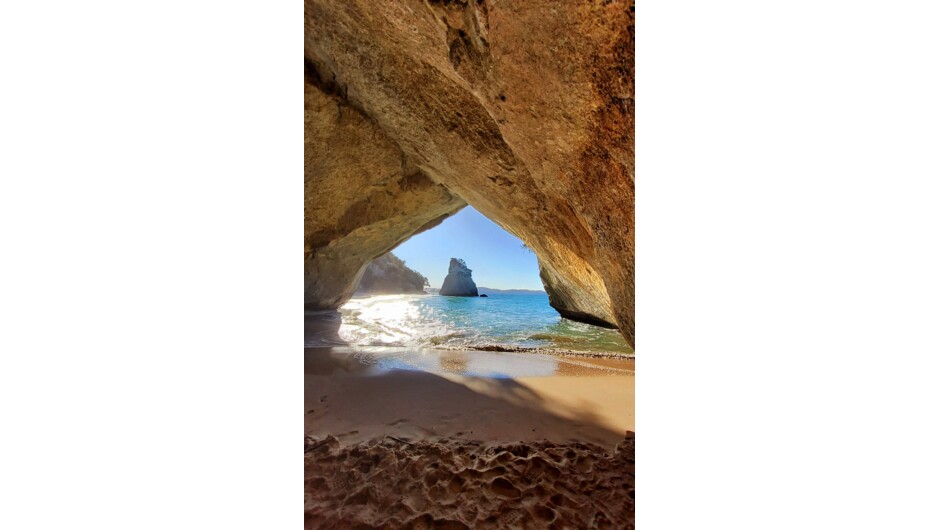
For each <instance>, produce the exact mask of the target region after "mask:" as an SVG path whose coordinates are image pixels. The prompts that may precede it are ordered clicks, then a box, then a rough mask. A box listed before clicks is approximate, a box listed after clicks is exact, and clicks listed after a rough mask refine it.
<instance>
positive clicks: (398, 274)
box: [356, 252, 428, 294]
mask: <svg viewBox="0 0 940 530" xmlns="http://www.w3.org/2000/svg"><path fill="white" fill-rule="evenodd" d="M426 285H428V279H427V278H425V277H424V276H422V275H421V274H420V273H418V272H417V271H414V270H412V269H409V268H408V267H406V266H405V262H404V261H402V260H401V259H399V258H398V256H396V255H394V254H392V253H391V252H389V253H388V254H384V255H382V256H380V257H378V258H376V259H374V260H373V261H372V263H370V264H369V266H368V267H366V271H365V272H364V273H363V274H362V279H361V280H359V289H358V290H357V291H356V292H357V293H360V294H424V287H425V286H426Z"/></svg>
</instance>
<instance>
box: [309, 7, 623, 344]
mask: <svg viewBox="0 0 940 530" xmlns="http://www.w3.org/2000/svg"><path fill="white" fill-rule="evenodd" d="M633 12H634V7H633V2H632V1H625V0H620V1H617V0H593V1H590V0H585V1H580V2H572V1H568V0H526V1H524V2H521V1H519V2H510V1H505V0H501V1H496V0H434V1H432V0H344V1H342V2H340V1H336V0H305V13H304V63H305V72H306V75H305V84H304V88H305V107H306V116H305V134H306V136H305V146H306V149H305V163H306V166H305V194H306V195H305V216H306V219H305V231H304V264H305V267H304V269H305V272H304V283H305V303H306V304H307V305H308V306H313V307H318V308H326V307H336V306H337V305H339V304H341V303H343V301H345V299H346V298H348V296H349V295H350V294H351V292H352V289H353V288H354V286H355V280H356V279H357V278H358V275H359V274H361V271H362V268H363V267H364V266H365V264H366V263H368V261H369V260H371V259H372V258H374V257H376V256H378V255H380V254H382V253H384V252H385V251H387V250H389V249H391V248H394V246H395V245H397V244H398V243H400V242H401V241H403V240H404V239H406V238H407V237H409V236H410V235H412V234H413V233H415V232H418V231H420V230H422V229H426V228H428V227H429V226H431V225H433V224H435V223H437V222H440V220H442V219H443V218H444V217H446V216H447V215H448V214H452V213H453V212H455V211H457V210H459V209H460V208H461V207H462V206H463V205H464V204H465V203H469V204H472V205H473V206H474V208H476V209H477V210H479V211H480V212H481V213H483V214H484V215H486V216H487V217H489V218H490V219H492V220H493V221H495V222H496V223H498V224H499V225H500V226H502V227H503V228H505V229H506V230H507V231H509V232H511V233H512V234H514V235H516V236H517V237H519V238H520V239H522V240H523V241H524V242H525V244H526V245H527V246H528V247H529V248H531V249H532V250H533V251H534V252H535V253H536V255H537V256H538V258H539V264H540V269H541V274H542V278H543V280H544V282H545V286H546V290H547V291H548V293H549V295H550V300H551V303H552V305H553V306H554V307H555V308H556V309H558V310H559V312H561V313H562V314H563V315H565V316H570V317H572V318H575V319H579V320H588V321H593V322H594V323H608V324H610V325H613V326H616V327H618V328H619V329H620V330H621V332H622V333H623V335H624V337H625V338H626V339H627V342H629V343H630V344H631V346H632V345H633V342H634V340H633V339H634V290H633V279H634V266H633V263H634V250H633V249H634V218H633V205H634V179H633V175H634V149H633V122H634V86H633V78H634V74H633V65H634V59H633V38H634V24H633V21H634V15H633Z"/></svg>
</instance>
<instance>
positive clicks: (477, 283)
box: [335, 206, 632, 353]
mask: <svg viewBox="0 0 940 530" xmlns="http://www.w3.org/2000/svg"><path fill="white" fill-rule="evenodd" d="M455 286H456V290H455V291H453V292H448V289H451V290H453V289H454V288H455ZM338 318H339V322H338V324H337V328H336V330H335V331H336V334H337V336H338V339H339V340H340V341H342V343H344V344H349V345H356V346H367V347H372V346H382V347H418V348H444V349H469V350H482V351H529V350H559V351H575V350H578V351H580V350H584V351H585V352H593V353H602V352H607V353H629V352H631V351H632V350H631V349H630V348H629V346H628V345H627V344H626V342H625V341H624V340H623V338H622V336H621V335H620V334H619V333H618V332H617V331H616V330H612V329H605V328H603V327H598V326H595V325H591V324H588V323H584V322H575V321H573V320H569V319H567V318H564V317H563V316H562V315H561V314H559V312H558V311H557V310H556V309H555V308H553V307H552V306H551V304H550V301H549V295H548V294H547V293H546V291H545V289H544V286H543V280H542V278H541V276H540V268H539V261H538V258H537V256H536V255H535V253H534V251H533V250H531V249H530V248H529V247H528V246H526V245H525V243H524V242H523V241H522V240H521V239H519V238H518V237H516V236H515V235H513V234H511V233H509V232H508V231H507V230H505V229H504V228H503V227H501V226H499V225H498V224H497V223H495V222H494V221H493V220H491V219H489V218H488V217H487V216H485V215H483V214H482V213H480V212H479V211H478V210H476V209H475V208H473V207H472V206H467V207H464V208H461V209H460V210H459V211H457V212H456V213H455V214H453V215H450V216H448V217H447V218H446V219H444V220H443V221H441V222H440V223H438V224H436V226H434V227H432V228H430V229H427V230H423V231H420V232H419V233H416V234H414V235H412V236H411V237H409V238H407V239H405V240H404V241H403V242H401V243H399V244H398V245H397V246H395V248H393V249H391V250H389V251H388V252H386V253H384V254H382V255H381V256H379V257H377V258H375V259H374V260H371V261H370V262H369V263H368V265H367V266H365V267H364V270H363V272H362V275H361V276H360V278H359V279H358V281H357V285H356V288H355V292H354V293H353V294H352V296H351V297H350V298H349V300H347V301H346V302H345V303H343V304H342V305H341V306H340V307H339V308H338Z"/></svg>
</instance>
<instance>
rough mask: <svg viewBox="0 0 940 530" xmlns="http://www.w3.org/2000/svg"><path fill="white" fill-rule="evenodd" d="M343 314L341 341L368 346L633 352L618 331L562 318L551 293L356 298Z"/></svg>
mask: <svg viewBox="0 0 940 530" xmlns="http://www.w3.org/2000/svg"><path fill="white" fill-rule="evenodd" d="M340 313H341V314H342V316H343V324H342V326H341V327H340V329H339V335H340V337H341V338H342V339H343V340H344V341H346V342H349V343H351V344H358V345H365V346H419V347H433V348H450V349H463V348H470V349H479V348H494V349H500V348H505V349H510V350H511V349H529V348H536V349H558V350H569V351H585V352H610V353H632V350H631V349H630V348H629V346H627V344H626V342H625V341H624V340H623V337H621V336H620V334H619V333H618V332H617V331H615V330H610V329H605V328H601V327H597V326H592V325H589V324H582V323H580V322H574V321H571V320H568V319H564V318H561V316H560V315H559V314H558V312H556V311H555V310H554V309H552V307H551V306H550V305H548V295H546V294H545V293H538V294H515V293H512V294H510V293H505V294H502V293H498V294H491V295H490V296H489V297H488V298H465V297H453V296H439V295H436V294H429V295H380V296H370V297H361V298H353V299H352V300H350V301H349V302H347V303H346V304H345V305H344V306H343V307H341V308H340Z"/></svg>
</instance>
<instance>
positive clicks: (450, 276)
mask: <svg viewBox="0 0 940 530" xmlns="http://www.w3.org/2000/svg"><path fill="white" fill-rule="evenodd" d="M472 272H473V271H472V270H470V269H469V268H467V264H466V263H465V262H464V260H462V259H457V258H450V269H448V271H447V277H446V278H444V285H442V286H441V291H440V294H441V295H442V296H478V295H479V292H477V284H475V283H473V278H472V277H471V273H472Z"/></svg>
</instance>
